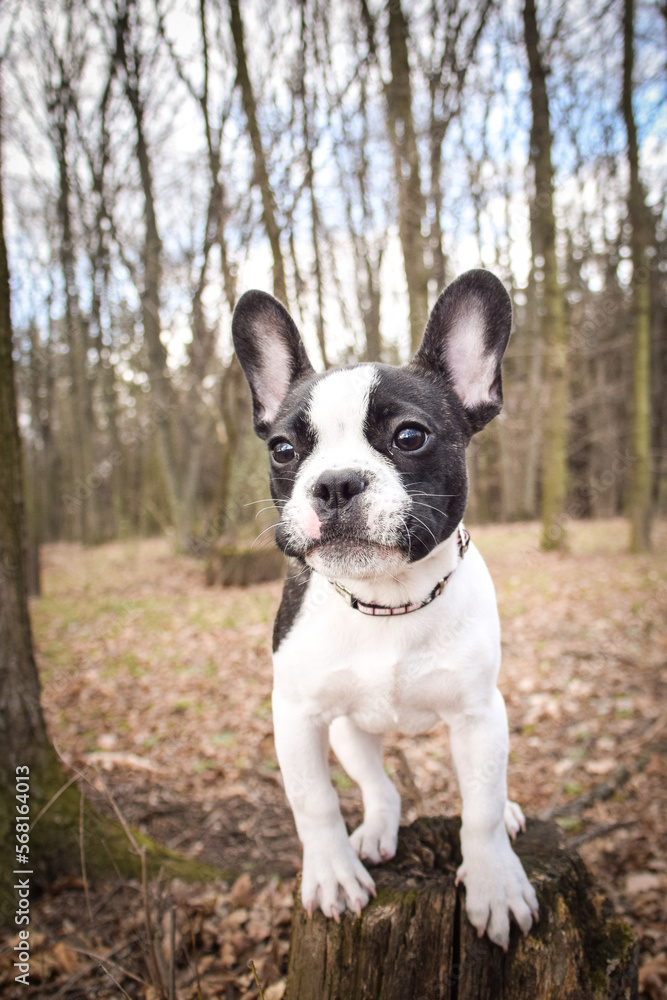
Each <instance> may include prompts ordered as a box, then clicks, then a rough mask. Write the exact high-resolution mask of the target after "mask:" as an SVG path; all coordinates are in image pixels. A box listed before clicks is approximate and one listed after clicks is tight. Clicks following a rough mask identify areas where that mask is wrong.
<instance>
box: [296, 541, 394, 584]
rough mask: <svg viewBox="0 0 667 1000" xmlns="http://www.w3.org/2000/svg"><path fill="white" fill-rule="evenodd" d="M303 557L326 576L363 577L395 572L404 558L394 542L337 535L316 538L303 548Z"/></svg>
mask: <svg viewBox="0 0 667 1000" xmlns="http://www.w3.org/2000/svg"><path fill="white" fill-rule="evenodd" d="M305 560H306V562H307V563H308V564H309V565H310V566H311V567H312V568H313V569H314V570H316V571H317V572H318V573H322V574H323V575H325V576H329V577H332V578H338V577H348V578H352V579H364V578H366V577H371V576H372V577H375V576H378V575H381V574H383V573H388V572H394V571H395V570H396V569H397V568H398V566H399V565H402V564H403V563H404V562H405V556H404V554H403V552H402V551H401V549H400V548H399V547H398V546H396V545H386V544H384V543H381V542H378V541H373V540H372V539H370V538H360V537H356V536H338V537H335V538H328V539H327V538H323V539H318V540H317V541H316V542H314V543H313V545H312V546H311V547H310V548H309V549H308V551H307V552H306V554H305Z"/></svg>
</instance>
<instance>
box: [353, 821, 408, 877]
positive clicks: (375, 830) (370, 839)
mask: <svg viewBox="0 0 667 1000" xmlns="http://www.w3.org/2000/svg"><path fill="white" fill-rule="evenodd" d="M399 808H400V807H399ZM350 843H351V845H352V847H353V848H354V851H355V853H356V854H358V855H359V857H360V858H363V859H364V861H370V863H371V864H373V865H379V864H381V863H382V862H383V861H389V860H390V858H393V856H394V855H395V854H396V845H397V843H398V817H395V816H393V815H389V813H387V812H385V811H382V812H376V813H369V814H367V815H366V817H365V819H364V822H363V823H362V824H361V826H358V827H357V829H356V830H355V831H354V833H353V834H352V835H351V837H350Z"/></svg>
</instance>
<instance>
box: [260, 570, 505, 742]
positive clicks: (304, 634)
mask: <svg viewBox="0 0 667 1000" xmlns="http://www.w3.org/2000/svg"><path fill="white" fill-rule="evenodd" d="M473 559H474V557H473ZM475 561H476V560H475ZM480 561H481V560H480ZM471 562H472V560H471ZM457 572H460V573H461V575H463V573H464V572H466V570H464V569H463V566H461V567H460V568H459V570H458V571H457ZM458 582H459V581H457V584H458ZM460 582H461V583H463V580H460ZM456 590H458V586H457V587H456V588H454V587H452V589H451V591H450V592H449V593H448V594H447V595H446V598H445V599H439V601H440V603H439V601H438V600H436V601H435V602H433V604H432V605H429V606H428V607H425V608H423V609H421V610H420V611H418V612H415V613H413V614H409V615H405V616H401V617H400V618H395V617H394V618H387V619H378V618H374V617H371V616H366V615H363V614H361V613H359V612H357V611H354V610H352V609H350V608H349V607H348V606H346V604H345V603H344V601H343V599H342V598H341V597H340V595H339V594H337V593H336V592H335V591H334V590H333V588H332V587H331V585H330V584H328V583H327V581H326V580H323V579H322V578H319V577H317V576H314V577H313V580H312V581H311V585H310V587H309V592H308V594H307V596H306V599H305V602H304V614H303V616H302V617H301V618H300V619H299V620H298V621H297V622H296V623H295V627H294V628H293V630H292V632H291V633H290V635H289V636H288V637H287V638H286V640H285V641H284V642H283V643H282V644H281V646H280V648H279V650H278V652H277V653H276V655H275V657H274V666H275V684H276V687H277V688H279V689H280V690H281V691H283V692H284V693H286V694H288V695H289V697H290V698H292V699H294V698H297V699H298V700H299V701H300V702H301V703H302V704H303V705H304V708H305V710H306V712H307V714H310V715H314V716H318V717H320V718H321V719H322V720H323V721H324V722H326V723H330V722H331V721H333V719H335V718H337V717H338V716H342V715H346V716H350V717H351V718H352V719H353V720H354V721H355V722H356V723H357V725H358V726H359V727H360V728H361V729H363V730H365V731H366V732H372V733H381V732H387V731H391V730H398V731H400V732H404V733H408V734H414V733H418V732H424V731H426V730H428V729H430V728H431V727H432V726H433V725H435V724H436V723H437V722H438V721H439V720H440V719H446V718H447V716H448V715H449V714H450V712H452V711H454V710H456V709H458V708H460V707H461V704H462V702H463V701H468V700H469V699H470V696H471V693H472V692H473V691H474V683H472V685H471V682H474V674H475V669H476V664H475V660H477V657H476V656H475V650H474V649H472V648H470V649H469V648H468V646H469V643H470V642H474V644H475V645H478V644H479V641H480V636H481V635H484V634H486V635H487V636H488V638H489V640H490V641H491V643H492V644H495V643H497V635H494V633H495V629H494V628H493V618H492V621H491V628H490V629H488V628H487V629H486V630H480V629H479V628H475V627H474V625H473V623H470V624H471V625H473V627H466V623H465V621H464V620H463V619H464V618H465V616H463V615H462V614H461V608H460V600H459V599H458V598H457V597H456ZM491 599H492V594H491ZM484 604H486V602H485V601H482V605H484ZM478 607H479V604H478ZM491 608H492V612H495V608H493V604H492V603H491ZM487 624H488V623H487ZM485 659H486V661H487V662H488V657H485Z"/></svg>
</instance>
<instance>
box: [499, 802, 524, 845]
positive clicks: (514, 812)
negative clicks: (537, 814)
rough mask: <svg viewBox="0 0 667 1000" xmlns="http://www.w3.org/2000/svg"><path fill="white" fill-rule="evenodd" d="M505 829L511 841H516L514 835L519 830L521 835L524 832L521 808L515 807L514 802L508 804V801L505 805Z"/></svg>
mask: <svg viewBox="0 0 667 1000" xmlns="http://www.w3.org/2000/svg"><path fill="white" fill-rule="evenodd" d="M504 820H505V829H506V830H507V832H508V833H509V835H510V837H511V838H512V840H516V835H517V833H518V832H519V830H521V832H522V833H525V832H526V818H525V816H524V815H523V812H522V811H521V806H519V805H517V803H516V802H510V800H509V799H508V800H507V802H506V803H505V815H504Z"/></svg>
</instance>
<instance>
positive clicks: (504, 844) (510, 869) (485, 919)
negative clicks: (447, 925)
mask: <svg viewBox="0 0 667 1000" xmlns="http://www.w3.org/2000/svg"><path fill="white" fill-rule="evenodd" d="M456 881H457V883H458V882H464V883H465V887H466V912H467V914H468V919H469V920H470V922H471V924H472V925H473V926H474V927H475V928H476V929H477V933H478V935H479V936H480V937H482V935H483V934H484V932H485V931H486V933H487V934H488V935H489V937H490V939H491V940H492V941H493V942H494V944H498V945H500V947H501V948H503V949H504V950H505V951H507V947H508V945H509V938H510V914H511V915H513V916H514V919H515V920H516V922H517V924H518V925H519V927H520V928H521V930H522V931H523V933H524V934H527V933H528V931H529V930H530V928H531V926H532V923H533V920H535V921H537V920H538V914H539V911H538V904H537V896H536V895H535V890H534V889H533V887H532V885H531V884H530V882H529V881H528V878H527V877H526V873H525V872H524V870H523V867H522V865H521V862H520V861H519V859H518V857H517V856H516V854H515V853H514V851H513V850H512V848H511V847H510V844H509V841H508V840H507V837H506V835H505V833H504V831H503V838H502V839H500V838H496V840H495V842H494V843H492V844H487V845H483V844H480V845H471V846H470V847H469V848H468V849H467V850H466V851H465V853H464V857H463V864H462V865H461V867H460V868H459V870H458V872H457V875H456Z"/></svg>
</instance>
